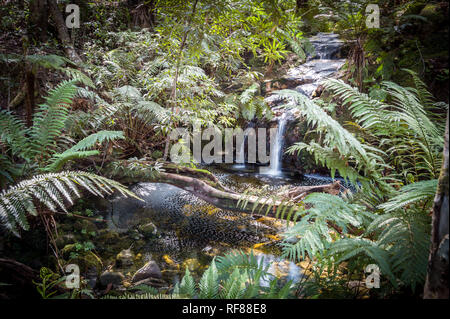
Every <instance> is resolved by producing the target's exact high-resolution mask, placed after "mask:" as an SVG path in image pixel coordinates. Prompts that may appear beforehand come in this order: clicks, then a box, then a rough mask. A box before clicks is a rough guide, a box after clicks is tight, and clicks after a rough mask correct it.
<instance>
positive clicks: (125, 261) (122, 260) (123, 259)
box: [116, 249, 135, 267]
mask: <svg viewBox="0 0 450 319" xmlns="http://www.w3.org/2000/svg"><path fill="white" fill-rule="evenodd" d="M134 257H135V256H134V253H133V252H132V251H131V249H124V250H122V251H121V252H120V253H118V254H117V256H116V265H117V266H118V267H127V266H132V265H133V264H134Z"/></svg>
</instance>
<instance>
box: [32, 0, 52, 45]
mask: <svg viewBox="0 0 450 319" xmlns="http://www.w3.org/2000/svg"><path fill="white" fill-rule="evenodd" d="M30 22H31V28H30V31H31V34H32V36H33V37H34V38H35V39H38V40H40V41H42V42H45V41H47V24H48V8H47V0H31V1H30Z"/></svg>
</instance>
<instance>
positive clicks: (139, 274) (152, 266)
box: [131, 260, 162, 283]
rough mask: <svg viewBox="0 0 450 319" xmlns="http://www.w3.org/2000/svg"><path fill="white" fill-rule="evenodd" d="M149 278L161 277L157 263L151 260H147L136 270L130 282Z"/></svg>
mask: <svg viewBox="0 0 450 319" xmlns="http://www.w3.org/2000/svg"><path fill="white" fill-rule="evenodd" d="M149 278H155V279H162V273H161V270H160V269H159V266H158V264H157V263H156V262H155V261H153V260H150V261H148V262H147V263H146V264H145V265H144V266H143V267H142V268H140V269H139V270H138V271H136V273H135V274H134V275H133V278H132V279H131V282H132V283H136V282H139V281H143V280H145V279H149Z"/></svg>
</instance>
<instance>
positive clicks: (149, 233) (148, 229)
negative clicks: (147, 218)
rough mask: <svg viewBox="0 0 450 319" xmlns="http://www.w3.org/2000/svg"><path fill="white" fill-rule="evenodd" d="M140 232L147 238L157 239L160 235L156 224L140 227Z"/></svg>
mask: <svg viewBox="0 0 450 319" xmlns="http://www.w3.org/2000/svg"><path fill="white" fill-rule="evenodd" d="M138 230H139V232H140V233H141V234H142V235H143V236H144V237H145V238H152V237H156V236H157V234H158V229H157V228H156V226H155V224H153V223H147V224H145V225H141V226H139V227H138Z"/></svg>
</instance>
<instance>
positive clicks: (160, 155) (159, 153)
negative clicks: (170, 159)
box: [152, 151, 163, 160]
mask: <svg viewBox="0 0 450 319" xmlns="http://www.w3.org/2000/svg"><path fill="white" fill-rule="evenodd" d="M162 156H163V153H162V152H161V151H154V152H153V153H152V157H153V158H154V159H155V160H156V159H158V158H161V157H162Z"/></svg>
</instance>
